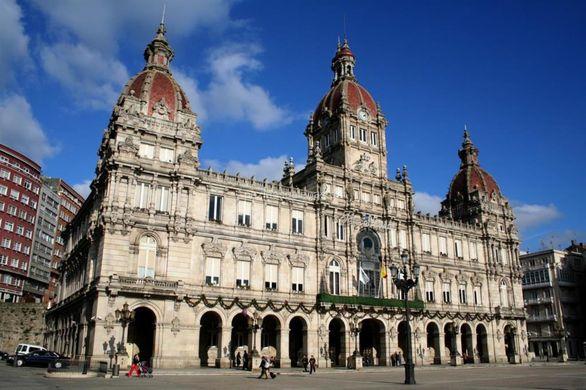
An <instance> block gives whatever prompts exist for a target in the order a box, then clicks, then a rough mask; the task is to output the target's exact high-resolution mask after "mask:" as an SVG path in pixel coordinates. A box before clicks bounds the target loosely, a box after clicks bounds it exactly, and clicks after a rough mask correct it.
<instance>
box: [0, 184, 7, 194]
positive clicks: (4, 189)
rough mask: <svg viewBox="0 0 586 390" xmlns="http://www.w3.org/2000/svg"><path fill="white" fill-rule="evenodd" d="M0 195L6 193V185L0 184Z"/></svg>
mask: <svg viewBox="0 0 586 390" xmlns="http://www.w3.org/2000/svg"><path fill="white" fill-rule="evenodd" d="M0 195H8V187H6V186H0Z"/></svg>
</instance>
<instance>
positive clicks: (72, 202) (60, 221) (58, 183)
mask: <svg viewBox="0 0 586 390" xmlns="http://www.w3.org/2000/svg"><path fill="white" fill-rule="evenodd" d="M43 182H44V184H45V185H47V186H49V187H50V188H51V189H52V190H53V191H54V192H56V193H57V194H58V195H59V210H58V214H59V215H58V218H57V232H56V234H55V242H54V245H53V261H52V263H51V279H50V281H49V287H48V288H47V290H46V293H45V297H44V299H43V300H44V301H45V302H51V301H52V300H53V298H55V296H56V293H57V291H56V287H55V286H56V284H57V282H58V281H59V264H60V263H61V259H62V257H63V252H64V250H65V246H64V241H63V238H62V237H61V234H62V233H63V231H64V230H65V227H66V226H67V224H68V223H69V222H70V221H71V220H72V219H73V217H75V214H77V212H78V211H79V208H80V207H81V205H82V204H83V202H84V197H83V196H81V195H80V194H79V193H78V192H77V191H75V190H74V189H73V188H72V187H71V186H70V185H69V184H67V183H66V182H65V181H64V180H63V179H59V178H43Z"/></svg>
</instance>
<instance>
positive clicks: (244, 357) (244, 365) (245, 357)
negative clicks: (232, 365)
mask: <svg viewBox="0 0 586 390" xmlns="http://www.w3.org/2000/svg"><path fill="white" fill-rule="evenodd" d="M242 369H243V370H248V351H244V355H242Z"/></svg>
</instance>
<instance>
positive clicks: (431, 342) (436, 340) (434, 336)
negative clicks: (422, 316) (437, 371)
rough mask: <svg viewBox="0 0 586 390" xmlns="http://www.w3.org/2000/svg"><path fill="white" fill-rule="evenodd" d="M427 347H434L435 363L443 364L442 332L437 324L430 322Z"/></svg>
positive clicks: (427, 329)
mask: <svg viewBox="0 0 586 390" xmlns="http://www.w3.org/2000/svg"><path fill="white" fill-rule="evenodd" d="M426 331H427V348H433V349H434V356H433V364H441V356H440V334H439V328H438V327H437V324H435V323H434V322H430V323H429V324H427V328H426Z"/></svg>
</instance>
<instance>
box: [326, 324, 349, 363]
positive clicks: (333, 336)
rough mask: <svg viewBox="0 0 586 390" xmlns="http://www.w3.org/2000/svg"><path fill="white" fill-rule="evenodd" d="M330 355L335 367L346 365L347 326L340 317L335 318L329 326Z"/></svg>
mask: <svg viewBox="0 0 586 390" xmlns="http://www.w3.org/2000/svg"><path fill="white" fill-rule="evenodd" d="M328 330H329V336H328V356H329V358H330V361H331V362H332V366H334V367H338V366H341V367H345V366H346V332H345V331H346V327H345V325H344V322H343V321H342V320H341V319H339V318H334V319H333V320H331V321H330V325H329V326H328Z"/></svg>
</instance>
